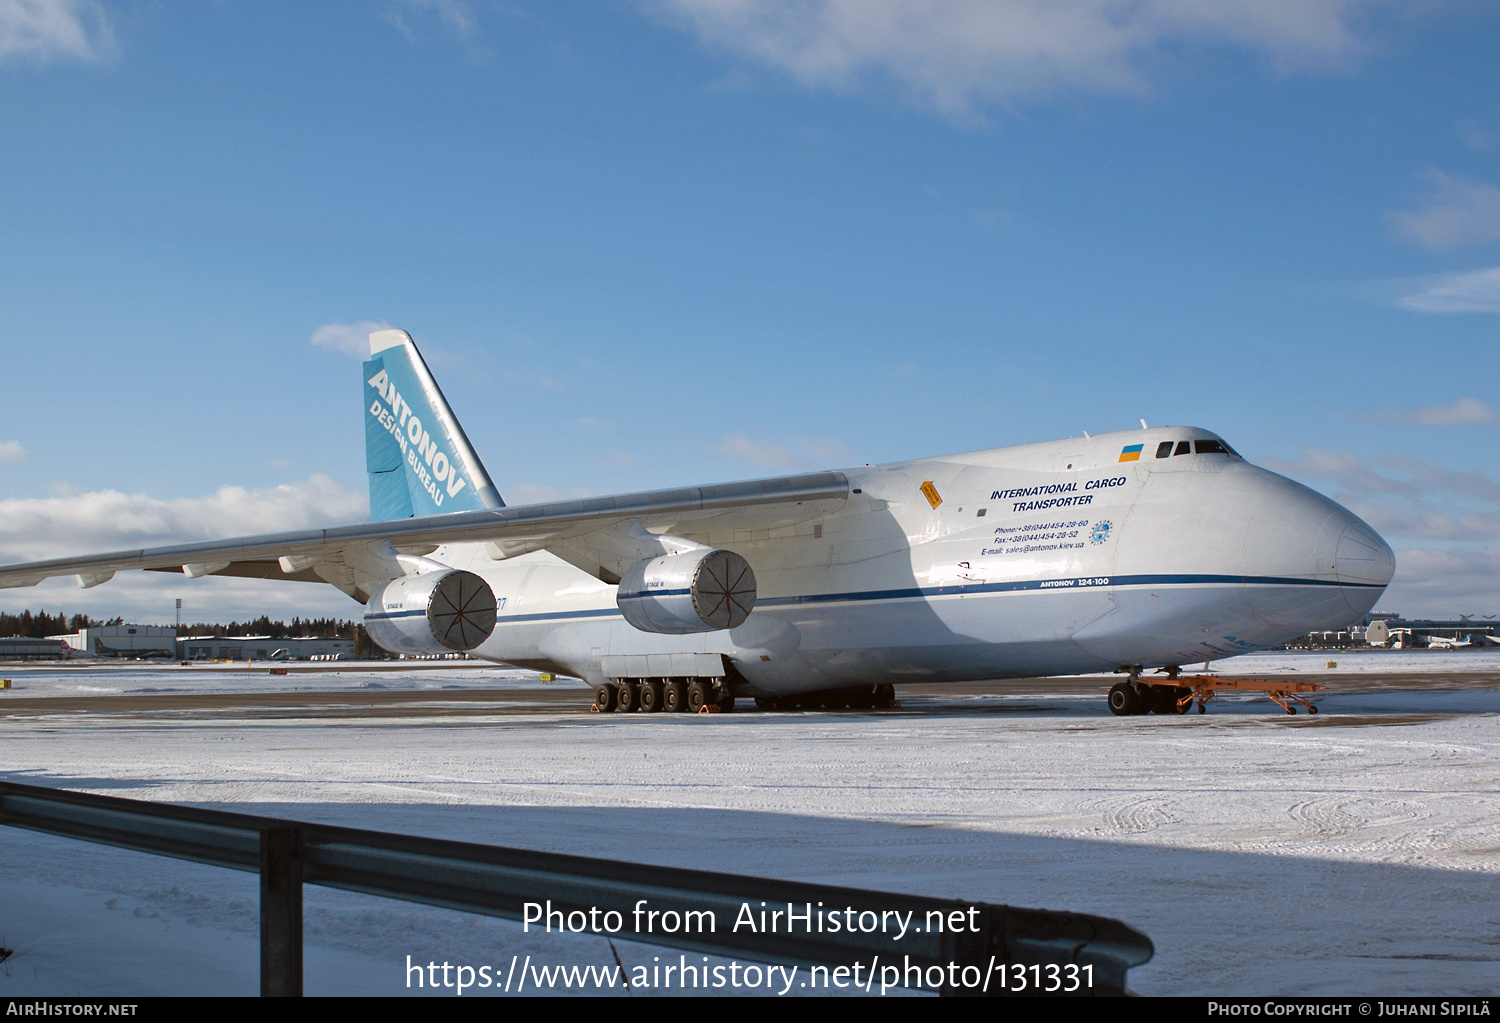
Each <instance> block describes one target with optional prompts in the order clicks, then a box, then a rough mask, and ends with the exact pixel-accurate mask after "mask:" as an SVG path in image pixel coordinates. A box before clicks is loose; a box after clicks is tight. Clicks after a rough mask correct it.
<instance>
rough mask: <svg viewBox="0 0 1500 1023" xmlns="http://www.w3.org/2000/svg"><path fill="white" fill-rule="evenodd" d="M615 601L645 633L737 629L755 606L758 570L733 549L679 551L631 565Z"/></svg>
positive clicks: (623, 577) (627, 617)
mask: <svg viewBox="0 0 1500 1023" xmlns="http://www.w3.org/2000/svg"><path fill="white" fill-rule="evenodd" d="M615 599H616V602H617V603H618V604H619V605H620V612H621V613H622V614H623V615H624V616H625V620H626V621H627V622H629V623H630V624H631V625H634V626H635V627H636V628H637V629H640V630H641V631H642V632H661V633H667V634H668V635H676V636H680V635H685V634H687V633H690V632H715V631H717V630H719V629H733V628H735V627H736V626H738V625H740V624H741V623H742V622H744V620H745V619H746V618H748V617H750V609H751V608H753V607H754V606H755V573H754V572H753V571H751V569H750V563H749V562H747V561H746V560H745V559H744V558H742V557H740V556H739V555H738V554H736V553H734V552H733V551H721V550H713V549H708V548H700V549H698V550H691V551H679V552H678V553H676V554H665V555H663V556H661V557H659V558H652V559H651V560H650V561H640V562H637V563H636V564H634V565H631V566H630V567H629V568H628V569H626V570H625V574H624V575H623V576H622V577H621V579H620V587H619V592H618V594H617V596H616V598H615Z"/></svg>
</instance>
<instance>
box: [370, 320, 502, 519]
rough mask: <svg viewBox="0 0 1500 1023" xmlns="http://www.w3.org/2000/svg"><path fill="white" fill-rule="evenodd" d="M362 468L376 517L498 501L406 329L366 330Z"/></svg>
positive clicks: (491, 504)
mask: <svg viewBox="0 0 1500 1023" xmlns="http://www.w3.org/2000/svg"><path fill="white" fill-rule="evenodd" d="M370 355H371V358H370V361H369V362H367V363H365V365H364V375H365V406H364V407H365V469H366V471H367V472H368V473H369V475H370V518H371V519H373V520H375V521H383V520H387V519H405V518H411V517H412V516H424V515H440V514H442V513H444V512H455V511H479V510H480V509H483V508H503V507H504V506H505V502H503V501H501V500H500V495H499V494H498V493H496V492H495V485H494V484H493V483H492V482H490V477H489V474H488V473H487V472H485V469H484V465H483V463H481V462H480V461H479V456H478V455H477V454H475V453H474V449H473V447H472V446H471V445H470V444H469V438H468V437H467V436H465V435H464V431H463V427H462V426H460V425H459V424H458V419H457V417H455V416H454V415H453V410H452V409H451V408H449V407H448V400H447V399H446V398H444V397H443V392H442V391H441V390H440V389H439V388H438V385H437V381H435V380H433V378H432V373H431V372H430V371H429V370H428V369H427V364H426V363H425V362H423V361H422V356H421V354H420V353H419V352H418V351H417V346H416V345H415V344H414V343H413V342H412V339H411V337H410V335H408V334H407V333H406V331H404V330H378V331H376V332H375V333H373V334H371V335H370Z"/></svg>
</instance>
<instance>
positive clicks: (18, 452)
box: [0, 440, 31, 462]
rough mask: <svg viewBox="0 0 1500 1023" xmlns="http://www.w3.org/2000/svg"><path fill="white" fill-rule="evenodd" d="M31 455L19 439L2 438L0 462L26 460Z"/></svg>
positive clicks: (0, 441) (0, 442)
mask: <svg viewBox="0 0 1500 1023" xmlns="http://www.w3.org/2000/svg"><path fill="white" fill-rule="evenodd" d="M30 457H31V456H30V455H28V454H27V453H26V449H25V448H23V447H21V442H20V441H18V440H0V462H24V461H26V459H28V458H30Z"/></svg>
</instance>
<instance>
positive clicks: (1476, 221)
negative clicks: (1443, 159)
mask: <svg viewBox="0 0 1500 1023" xmlns="http://www.w3.org/2000/svg"><path fill="white" fill-rule="evenodd" d="M1424 177H1426V178H1427V180H1429V181H1431V182H1432V183H1433V185H1434V186H1436V187H1435V189H1434V192H1433V195H1432V197H1431V199H1429V200H1428V202H1427V205H1426V206H1424V207H1422V208H1421V209H1419V210H1412V211H1409V212H1407V211H1397V212H1394V213H1389V214H1387V216H1388V217H1389V218H1390V220H1391V223H1393V224H1395V225H1396V229H1397V230H1398V231H1400V232H1401V233H1402V234H1404V235H1406V236H1407V237H1408V238H1410V239H1411V240H1412V241H1414V242H1416V243H1417V244H1418V245H1420V246H1422V247H1423V248H1424V249H1433V250H1443V249H1453V248H1457V247H1459V246H1460V245H1475V244H1480V243H1483V242H1492V241H1494V240H1495V239H1497V238H1500V188H1496V187H1495V186H1494V185H1487V184H1485V183H1484V182H1482V181H1473V180H1471V179H1469V178H1463V177H1458V176H1457V175H1454V174H1444V173H1443V172H1442V171H1430V172H1428V173H1427V174H1425V175H1424Z"/></svg>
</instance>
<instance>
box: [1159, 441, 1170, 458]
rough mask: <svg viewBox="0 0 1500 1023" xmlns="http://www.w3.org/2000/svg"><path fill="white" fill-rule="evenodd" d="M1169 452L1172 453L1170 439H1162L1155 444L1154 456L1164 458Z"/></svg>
mask: <svg viewBox="0 0 1500 1023" xmlns="http://www.w3.org/2000/svg"><path fill="white" fill-rule="evenodd" d="M1171 454H1172V442H1171V441H1169V440H1164V441H1162V442H1161V443H1160V444H1158V445H1156V457H1157V458H1166V457H1168V456H1169V455H1171Z"/></svg>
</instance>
